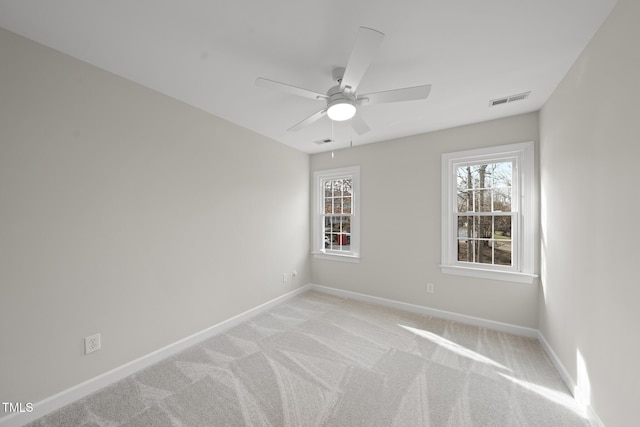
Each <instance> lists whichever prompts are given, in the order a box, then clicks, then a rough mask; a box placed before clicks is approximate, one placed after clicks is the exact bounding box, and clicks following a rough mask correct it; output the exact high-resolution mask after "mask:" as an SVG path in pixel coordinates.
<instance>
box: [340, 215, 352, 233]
mask: <svg viewBox="0 0 640 427" xmlns="http://www.w3.org/2000/svg"><path fill="white" fill-rule="evenodd" d="M339 218H340V219H339V220H340V225H341V228H340V231H342V232H343V233H351V217H348V216H341V217H339Z"/></svg>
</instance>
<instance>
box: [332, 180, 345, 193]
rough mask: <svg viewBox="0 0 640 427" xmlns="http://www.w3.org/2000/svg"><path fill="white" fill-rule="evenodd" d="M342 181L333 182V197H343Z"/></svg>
mask: <svg viewBox="0 0 640 427" xmlns="http://www.w3.org/2000/svg"><path fill="white" fill-rule="evenodd" d="M342 181H343V180H342V179H336V180H335V181H333V196H334V197H335V196H342Z"/></svg>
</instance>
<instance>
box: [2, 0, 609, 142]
mask: <svg viewBox="0 0 640 427" xmlns="http://www.w3.org/2000/svg"><path fill="white" fill-rule="evenodd" d="M616 1H617V0H395V1H389V0H315V1H310V0H269V1H264V0H263V1H259V0H254V1H251V0H235V1H224V0H217V1H216V0H213V1H212V0H173V1H172V0H102V1H100V0H55V1H52V0H0V26H1V27H4V28H6V29H8V30H10V31H12V32H15V33H17V34H20V35H22V36H25V37H27V38H30V39H32V40H35V41H37V42H39V43H42V44H44V45H47V46H50V47H52V48H54V49H57V50H59V51H61V52H64V53H66V54H69V55H71V56H74V57H76V58H79V59H81V60H84V61H86V62H89V63H91V64H94V65H96V66H98V67H100V68H103V69H105V70H108V71H111V72H113V73H115V74H118V75H120V76H123V77H125V78H127V79H130V80H133V81H135V82H138V83H140V84H142V85H144V86H147V87H149V88H152V89H155V90H156V91H158V92H161V93H163V94H166V95H168V96H171V97H173V98H176V99H179V100H181V101H183V102H185V103H187V104H190V105H193V106H195V107H197V108H200V109H202V110H204V111H207V112H210V113H211V114H214V115H216V116H219V117H222V118H224V119H227V120H229V121H231V122H234V123H236V124H238V125H240V126H243V127H246V128H248V129H251V130H253V131H255V132H257V133H259V134H262V135H265V136H267V137H269V138H272V139H274V140H276V141H279V142H282V143H284V144H287V145H290V146H292V147H294V148H296V149H298V150H301V151H304V152H307V153H314V152H319V151H326V150H331V149H337V148H341V147H345V146H348V145H349V142H350V141H353V144H354V145H359V144H365V143H372V142H377V141H381V140H388V139H393V138H397V137H401V136H406V135H413V134H419V133H423V132H429V131H434V130H439V129H445V128H449V127H453V126H459V125H463V124H468V123H474V122H480V121H485V120H491V119H496V118H500V117H506V116H511V115H514V114H521V113H525V112H530V111H536V110H538V109H539V108H540V107H541V106H542V105H543V104H544V102H545V101H546V100H547V99H548V97H549V96H550V95H551V93H552V91H553V90H554V88H555V87H556V85H557V84H558V83H559V82H560V80H561V79H562V77H563V76H564V75H565V73H566V72H567V71H568V69H569V67H570V66H571V65H572V64H573V62H574V61H575V59H576V58H577V56H578V55H579V54H580V52H581V51H582V50H583V49H584V47H585V46H586V45H587V43H588V42H589V40H590V39H591V37H592V36H593V34H594V33H595V32H596V30H597V29H598V28H599V26H600V25H601V24H602V22H603V21H604V19H605V18H606V17H607V15H608V14H609V12H610V11H611V9H612V8H613V6H614V5H615V3H616ZM360 26H366V27H370V28H374V29H376V30H379V31H381V32H383V33H385V35H386V36H385V39H384V41H383V42H382V45H381V47H380V50H379V51H378V53H377V55H376V56H375V58H374V60H373V62H372V63H371V66H370V67H369V69H368V71H367V73H366V74H365V77H364V79H363V80H362V82H361V84H360V87H359V88H358V92H359V93H367V92H377V91H383V90H389V89H395V88H400V87H408V86H416V85H421V84H432V89H431V94H430V96H429V98H428V99H426V100H421V101H410V102H405V103H395V104H384V105H371V106H364V107H360V110H359V111H360V113H361V114H362V116H363V117H364V118H365V120H366V121H367V123H368V124H369V126H370V127H371V131H369V132H368V133H366V134H364V135H362V136H359V135H357V134H356V133H355V132H351V130H350V126H348V124H345V123H337V122H336V125H335V126H334V127H333V129H332V125H331V121H330V120H329V119H328V118H326V117H325V118H324V119H322V120H321V121H318V122H316V123H314V124H313V125H311V126H309V127H308V128H305V129H303V130H300V131H297V132H287V131H286V129H288V128H289V127H291V126H293V125H294V124H296V123H298V122H299V121H301V120H302V119H304V118H306V117H307V116H309V115H311V114H312V113H314V112H315V111H318V110H320V109H322V108H323V107H324V103H323V102H322V101H314V100H312V99H307V98H301V97H296V96H293V95H288V94H285V93H280V92H277V91H273V90H270V89H266V88H262V87H257V86H255V84H254V81H255V79H256V77H266V78H269V79H272V80H277V81H280V82H284V83H287V84H291V85H294V86H299V87H303V88H307V89H310V90H313V91H317V92H321V93H324V92H326V91H327V90H328V89H329V88H330V87H331V86H333V85H334V82H333V81H332V79H331V71H332V69H333V68H334V67H337V66H345V65H346V61H347V59H348V57H349V54H350V52H351V48H352V46H353V44H354V42H355V38H356V35H357V32H358V27H360ZM526 91H531V95H530V97H529V98H528V99H527V100H525V101H519V102H514V103H510V104H506V105H502V106H497V107H493V108H489V107H488V104H489V100H491V99H494V98H499V97H503V96H508V95H512V94H517V93H521V92H526ZM332 133H333V137H334V139H335V140H336V141H335V142H333V143H330V144H326V145H317V144H314V143H313V141H317V140H321V139H325V138H331V137H332Z"/></svg>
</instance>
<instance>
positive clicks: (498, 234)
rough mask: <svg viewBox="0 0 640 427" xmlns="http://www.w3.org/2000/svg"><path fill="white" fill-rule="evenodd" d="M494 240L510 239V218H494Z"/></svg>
mask: <svg viewBox="0 0 640 427" xmlns="http://www.w3.org/2000/svg"><path fill="white" fill-rule="evenodd" d="M494 238H495V239H511V216H510V215H497V216H495V231H494Z"/></svg>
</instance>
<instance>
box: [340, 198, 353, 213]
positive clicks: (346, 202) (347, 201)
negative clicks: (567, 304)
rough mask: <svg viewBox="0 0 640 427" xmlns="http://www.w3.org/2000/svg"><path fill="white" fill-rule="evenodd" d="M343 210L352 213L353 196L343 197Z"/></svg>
mask: <svg viewBox="0 0 640 427" xmlns="http://www.w3.org/2000/svg"><path fill="white" fill-rule="evenodd" d="M342 212H343V213H351V197H345V198H344V199H342Z"/></svg>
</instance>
